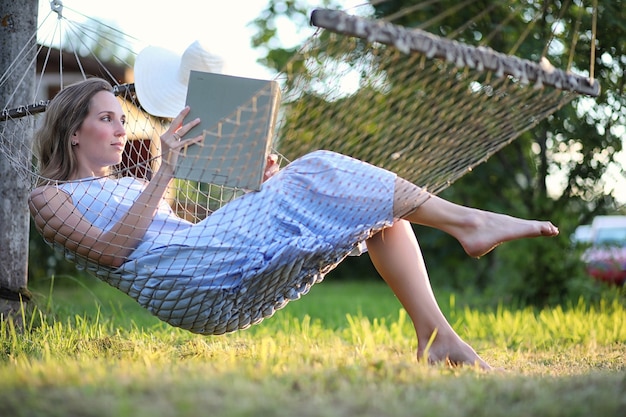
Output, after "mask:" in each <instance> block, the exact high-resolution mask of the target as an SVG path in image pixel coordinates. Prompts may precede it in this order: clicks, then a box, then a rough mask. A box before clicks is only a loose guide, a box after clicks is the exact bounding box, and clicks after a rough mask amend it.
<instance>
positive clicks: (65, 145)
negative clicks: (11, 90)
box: [35, 78, 113, 183]
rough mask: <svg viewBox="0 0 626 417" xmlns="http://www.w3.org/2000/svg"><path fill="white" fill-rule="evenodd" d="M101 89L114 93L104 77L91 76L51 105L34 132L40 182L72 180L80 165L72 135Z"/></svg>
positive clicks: (71, 87)
mask: <svg viewBox="0 0 626 417" xmlns="http://www.w3.org/2000/svg"><path fill="white" fill-rule="evenodd" d="M100 91H109V92H113V87H112V86H111V84H110V83H109V82H108V81H106V80H103V79H101V78H89V79H87V80H84V81H80V82H78V83H75V84H72V85H70V86H67V87H66V88H64V89H63V90H61V91H60V92H59V93H58V94H57V95H56V96H55V97H54V98H53V99H52V100H51V101H50V103H49V104H48V108H47V109H46V112H45V118H44V122H43V126H42V127H41V129H39V130H38V131H37V133H36V134H35V143H36V152H37V156H38V158H39V175H40V178H41V179H40V181H39V182H40V183H46V182H48V181H49V180H58V181H65V180H69V179H70V178H71V176H72V174H74V173H75V171H76V169H77V168H78V167H77V161H76V155H75V154H74V151H73V150H72V136H73V134H74V133H75V132H76V131H77V130H78V129H80V126H81V125H82V123H83V121H84V120H85V118H86V117H87V114H88V113H89V109H90V105H91V99H92V98H93V96H94V95H96V93H99V92H100Z"/></svg>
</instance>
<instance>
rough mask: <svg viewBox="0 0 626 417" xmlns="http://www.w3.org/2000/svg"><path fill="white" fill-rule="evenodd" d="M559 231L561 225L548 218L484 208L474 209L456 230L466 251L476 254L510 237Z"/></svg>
mask: <svg viewBox="0 0 626 417" xmlns="http://www.w3.org/2000/svg"><path fill="white" fill-rule="evenodd" d="M558 234H559V229H558V228H557V227H556V226H554V225H553V224H552V223H550V222H548V221H537V220H524V219H518V218H516V217H511V216H507V215H504V214H498V213H491V212H487V211H481V210H473V213H472V214H471V215H469V216H468V217H467V221H466V222H465V224H464V225H463V226H461V227H459V228H458V230H456V231H454V232H453V236H455V237H456V238H457V240H458V241H459V242H460V243H461V246H463V249H465V252H466V253H467V254H468V255H470V256H473V257H480V256H482V255H485V254H487V253H489V252H490V251H491V250H493V249H494V248H495V247H496V246H498V245H499V244H501V243H504V242H508V241H510V240H515V239H521V238H529V237H540V236H556V235H558Z"/></svg>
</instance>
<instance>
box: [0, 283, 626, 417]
mask: <svg viewBox="0 0 626 417" xmlns="http://www.w3.org/2000/svg"><path fill="white" fill-rule="evenodd" d="M57 281H58V280H57ZM37 289H38V290H39V296H38V297H37V305H38V308H37V309H35V311H34V313H33V315H32V319H31V320H29V321H28V325H27V327H28V331H27V332H25V333H24V334H21V335H20V334H18V333H17V332H15V331H14V330H13V329H12V328H11V327H10V326H6V325H5V326H4V328H2V333H1V335H2V336H0V337H1V339H0V341H1V343H0V349H1V350H0V352H2V360H1V361H0V416H7V417H8V416H70V415H71V416H116V417H121V416H133V417H134V416H150V417H155V416H183V417H184V416H198V415H211V416H213V415H214V416H265V415H268V416H269V415H275V416H385V415H407V416H446V417H455V416H482V415H484V416H507V417H516V416H605V417H610V416H622V417H623V416H624V415H626V413H625V411H626V360H625V356H626V325H624V323H626V313H625V311H624V298H623V291H622V292H621V293H618V292H609V293H607V294H608V295H607V297H605V299H604V301H603V302H601V303H597V304H594V305H587V304H585V303H584V302H582V301H581V302H580V303H578V304H576V305H573V306H569V307H564V308H551V309H544V310H540V311H538V310H534V309H530V308H527V309H517V310H509V309H507V308H505V307H500V308H498V309H495V310H480V309H475V308H469V307H465V306H462V305H460V300H457V299H456V298H455V297H453V296H451V295H441V296H440V297H439V298H440V301H441V304H442V307H443V309H444V312H445V313H446V315H447V316H448V318H449V319H450V321H451V322H452V323H453V325H454V327H455V328H456V329H457V331H458V332H459V333H460V334H461V336H462V337H464V338H465V339H466V340H468V341H469V342H470V343H471V344H472V345H473V346H474V347H475V348H477V350H478V351H479V352H480V353H481V354H482V356H483V357H484V358H485V359H487V361H488V362H490V363H492V364H493V365H495V366H499V367H502V368H505V369H506V371H503V372H497V373H484V372H481V371H479V370H477V369H473V368H468V367H466V368H460V369H448V368H445V367H432V366H427V365H424V364H422V363H418V362H417V361H416V360H415V353H414V352H415V340H414V336H413V333H412V327H411V324H410V322H409V320H408V318H407V317H406V314H405V313H404V311H403V310H402V309H400V306H399V304H398V302H397V301H396V300H395V298H394V296H393V294H391V292H390V291H389V290H388V288H387V287H386V286H384V284H382V283H377V282H367V283H351V282H330V281H329V282H325V283H323V284H320V285H318V286H316V287H314V288H313V290H312V291H311V294H310V295H307V296H306V297H304V298H303V299H302V300H300V301H297V302H293V303H291V304H289V305H288V306H287V308H285V309H284V310H281V311H279V312H278V313H277V314H276V315H275V316H274V317H273V318H271V319H268V320H266V321H264V322H263V323H261V324H260V325H257V326H255V327H253V328H251V329H249V330H246V331H241V332H237V333H233V334H229V335H225V336H212V337H207V336H199V335H193V334H190V333H188V332H185V331H181V330H179V329H175V328H172V327H169V326H167V325H165V324H163V323H161V322H159V321H158V320H156V319H155V318H153V317H152V316H150V315H149V314H148V313H147V312H146V311H144V310H142V309H141V308H139V307H138V306H137V305H135V304H134V302H133V301H132V300H130V299H129V298H128V297H126V296H124V295H123V294H121V293H119V292H117V291H116V290H113V289H111V288H109V287H108V286H106V285H104V284H101V283H92V282H89V283H87V284H86V285H83V286H77V285H71V286H70V285H65V284H63V283H62V282H61V283H59V282H57V283H56V284H55V285H50V286H42V287H41V288H37ZM27 319H28V317H27Z"/></svg>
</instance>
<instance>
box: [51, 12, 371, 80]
mask: <svg viewBox="0 0 626 417" xmlns="http://www.w3.org/2000/svg"><path fill="white" fill-rule="evenodd" d="M364 1H365V0H346V1H344V2H342V3H343V4H344V5H345V6H344V7H350V6H351V5H355V4H362V3H364ZM308 3H309V4H310V5H311V10H313V8H315V6H316V5H317V6H318V5H319V3H320V2H319V1H316V0H310V1H309V2H308ZM62 4H63V10H62V14H63V16H65V17H67V18H68V19H72V20H73V19H74V18H78V19H81V20H82V19H83V18H82V17H81V16H78V15H77V14H75V13H74V12H73V11H76V12H79V13H81V14H83V15H87V16H90V17H91V18H93V19H96V20H99V21H102V22H105V23H107V24H109V25H111V26H114V27H116V28H118V29H120V31H121V32H123V33H125V34H126V35H130V36H132V37H134V38H136V39H137V40H138V41H137V46H136V47H137V49H136V51H135V52H139V51H140V50H141V49H142V48H143V47H145V46H148V45H153V46H160V47H163V48H167V49H170V50H172V51H174V52H177V53H179V54H182V52H183V51H184V50H185V48H186V47H187V46H189V45H190V44H191V43H192V42H193V41H195V40H199V41H200V42H201V43H202V44H203V45H204V46H205V47H206V48H207V49H209V50H210V51H211V52H213V53H216V54H218V55H220V56H221V57H222V58H223V59H224V61H225V68H224V72H225V73H227V74H230V75H239V76H247V77H260V78H267V77H271V75H273V74H271V73H270V72H269V70H268V69H266V68H265V67H263V66H262V65H260V64H258V63H257V62H256V60H257V59H258V58H259V56H260V55H261V51H255V50H254V49H253V48H252V47H251V46H250V40H251V38H252V36H253V34H254V29H253V28H252V27H251V26H250V25H249V23H250V22H251V21H252V20H254V19H256V18H257V17H258V16H259V15H260V14H261V11H262V10H263V9H264V8H265V6H266V5H267V0H178V1H163V0H106V1H97V0H62ZM50 12H51V7H50V2H49V1H47V0H39V21H40V22H42V20H43V19H44V18H45V16H46V15H48V14H50ZM53 16H54V18H53V19H51V18H49V19H48V20H47V21H46V22H53V21H55V20H56V16H57V14H56V13H55V14H53ZM313 32H314V28H312V27H308V26H307V27H302V28H297V27H295V26H294V25H292V24H289V22H288V21H287V20H286V19H284V20H283V21H282V23H281V25H280V26H279V33H280V34H281V42H282V43H283V45H284V46H292V45H293V44H295V43H296V42H299V41H300V40H303V39H306V38H307V37H308V36H310V35H312V34H313Z"/></svg>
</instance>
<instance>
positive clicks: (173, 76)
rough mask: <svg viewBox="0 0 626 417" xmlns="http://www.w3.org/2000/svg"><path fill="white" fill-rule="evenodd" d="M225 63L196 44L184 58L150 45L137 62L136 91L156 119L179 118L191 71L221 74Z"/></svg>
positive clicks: (139, 55) (198, 43)
mask: <svg viewBox="0 0 626 417" xmlns="http://www.w3.org/2000/svg"><path fill="white" fill-rule="evenodd" d="M223 66H224V60H223V59H222V58H221V57H220V56H218V55H215V54H212V53H211V52H209V51H208V50H207V49H206V48H205V47H204V46H202V44H201V43H200V42H199V41H194V42H193V43H192V44H191V45H189V47H188V48H187V49H186V50H185V52H184V53H183V54H182V55H180V54H176V53H175V52H172V51H170V50H168V49H165V48H161V47H157V46H148V47H147V48H144V49H143V50H142V51H141V52H139V54H138V55H137V58H136V59H135V68H134V71H135V92H136V93H137V98H138V99H139V103H140V104H141V106H142V107H143V108H144V109H145V110H146V111H147V112H148V113H150V114H152V115H153V116H158V117H175V116H176V115H178V113H180V111H181V110H182V109H183V108H184V107H185V99H186V97H187V84H188V82H189V73H190V71H191V70H195V71H203V72H213V73H221V72H222V68H223Z"/></svg>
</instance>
